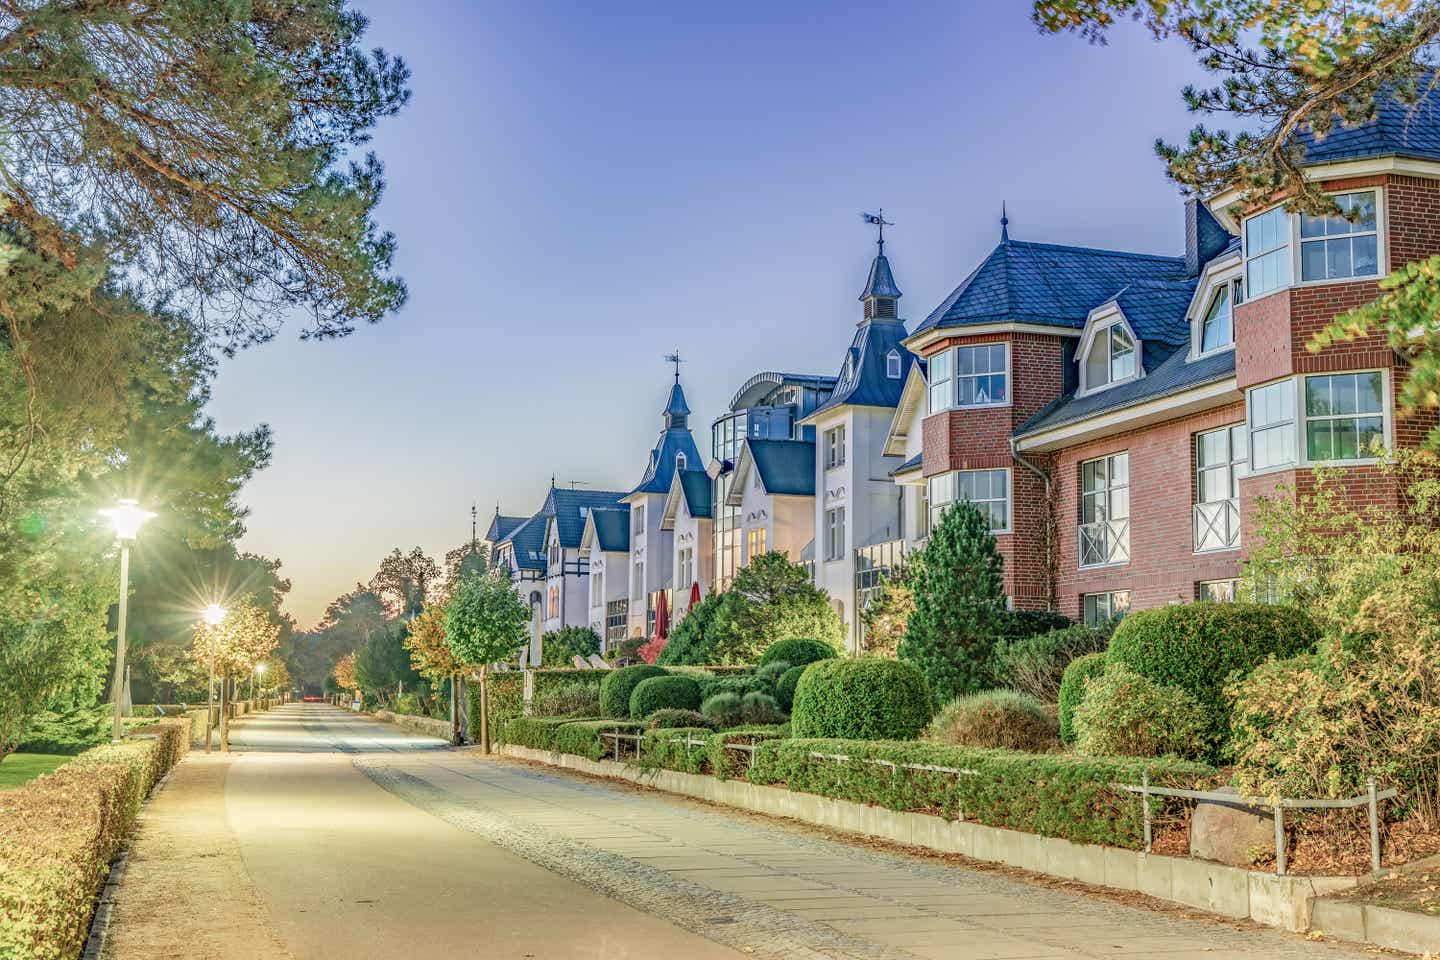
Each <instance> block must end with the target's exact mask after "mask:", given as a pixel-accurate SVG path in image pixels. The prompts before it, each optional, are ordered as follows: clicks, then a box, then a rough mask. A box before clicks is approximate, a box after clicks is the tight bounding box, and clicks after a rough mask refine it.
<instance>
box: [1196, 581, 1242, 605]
mask: <svg viewBox="0 0 1440 960" xmlns="http://www.w3.org/2000/svg"><path fill="white" fill-rule="evenodd" d="M1239 588H1240V581H1239V580H1201V581H1200V582H1199V583H1197V584H1196V585H1195V599H1196V600H1208V601H1210V602H1211V603H1234V602H1235V593H1236V591H1237V590H1238V589H1239Z"/></svg>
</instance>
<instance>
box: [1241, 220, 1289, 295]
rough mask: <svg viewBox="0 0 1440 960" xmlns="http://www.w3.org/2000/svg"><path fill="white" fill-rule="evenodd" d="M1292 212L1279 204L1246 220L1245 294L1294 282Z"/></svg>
mask: <svg viewBox="0 0 1440 960" xmlns="http://www.w3.org/2000/svg"><path fill="white" fill-rule="evenodd" d="M1290 275H1291V268H1290V214H1289V213H1287V212H1285V208H1284V207H1276V208H1275V209H1274V210H1269V211H1266V212H1265V213H1262V214H1260V215H1259V216H1258V217H1251V218H1250V219H1249V220H1246V221H1245V296H1247V297H1249V298H1250V299H1252V300H1253V299H1254V298H1256V297H1259V296H1262V295H1264V294H1267V293H1269V292H1270V291H1272V290H1279V289H1280V288H1281V287H1288V286H1289V285H1290Z"/></svg>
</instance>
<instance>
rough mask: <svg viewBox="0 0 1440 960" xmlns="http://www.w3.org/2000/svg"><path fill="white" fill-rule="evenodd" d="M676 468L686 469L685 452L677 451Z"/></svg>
mask: <svg viewBox="0 0 1440 960" xmlns="http://www.w3.org/2000/svg"><path fill="white" fill-rule="evenodd" d="M675 469H676V470H684V469H685V454H683V453H677V454H675Z"/></svg>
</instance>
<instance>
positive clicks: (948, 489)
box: [919, 470, 1010, 537]
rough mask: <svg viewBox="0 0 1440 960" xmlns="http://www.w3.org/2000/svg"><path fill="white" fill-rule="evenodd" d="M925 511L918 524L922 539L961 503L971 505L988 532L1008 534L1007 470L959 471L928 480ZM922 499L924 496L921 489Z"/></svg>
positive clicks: (1008, 472)
mask: <svg viewBox="0 0 1440 960" xmlns="http://www.w3.org/2000/svg"><path fill="white" fill-rule="evenodd" d="M928 486H929V496H928V503H929V511H928V516H923V510H924V504H923V503H922V520H921V522H920V528H921V529H920V532H919V536H921V537H924V536H926V535H928V534H929V532H930V530H932V529H934V528H935V526H936V525H937V524H939V523H940V520H941V518H943V517H944V515H945V511H946V509H948V508H949V506H950V505H951V504H952V503H956V502H958V501H960V500H965V501H968V502H969V503H971V504H972V505H973V506H974V507H975V509H976V510H978V511H980V515H981V516H982V517H984V518H985V519H986V520H987V521H988V522H989V524H990V532H991V533H1009V532H1010V471H1009V470H959V471H956V472H955V473H944V474H941V475H940V476H938V477H931V478H930V482H929V485H928ZM921 496H922V498H925V493H924V491H923V489H922V493H921Z"/></svg>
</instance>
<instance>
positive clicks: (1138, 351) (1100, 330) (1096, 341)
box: [1075, 313, 1145, 397]
mask: <svg viewBox="0 0 1440 960" xmlns="http://www.w3.org/2000/svg"><path fill="white" fill-rule="evenodd" d="M1116 327H1121V328H1122V329H1123V330H1124V331H1125V335H1126V336H1127V337H1129V338H1130V343H1131V348H1132V352H1133V354H1134V356H1135V370H1134V372H1132V373H1131V374H1130V375H1129V376H1128V377H1125V378H1123V379H1120V380H1115V379H1113V378H1111V376H1112V374H1113V373H1114V364H1115V350H1114V345H1113V343H1112V341H1111V333H1110V331H1111V330H1113V329H1114V328H1116ZM1101 338H1104V341H1105V349H1106V353H1107V356H1106V358H1105V375H1106V377H1107V379H1106V381H1105V382H1104V383H1099V384H1095V383H1091V382H1090V378H1089V376H1088V373H1087V368H1088V367H1089V360H1090V352H1091V351H1092V350H1094V349H1096V348H1097V347H1098V346H1099V345H1100V341H1101ZM1143 349H1144V345H1143V343H1142V342H1141V340H1140V338H1139V337H1137V336H1135V331H1134V330H1132V329H1131V328H1130V324H1129V323H1128V322H1126V320H1125V318H1124V316H1122V315H1121V314H1119V313H1116V314H1114V316H1113V317H1112V318H1110V319H1107V320H1104V321H1102V322H1099V323H1096V324H1095V326H1094V327H1092V328H1091V329H1090V330H1089V331H1088V332H1087V333H1086V335H1085V337H1084V339H1083V340H1082V341H1081V344H1080V356H1079V367H1080V389H1079V390H1077V391H1076V392H1075V395H1076V396H1079V397H1084V396H1089V395H1090V394H1092V393H1099V392H1101V391H1102V390H1109V389H1110V388H1111V387H1118V386H1120V385H1121V384H1126V383H1129V382H1131V381H1132V380H1139V379H1140V378H1141V377H1143V376H1145V366H1144V364H1143V363H1141V357H1143V356H1144V353H1143Z"/></svg>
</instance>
